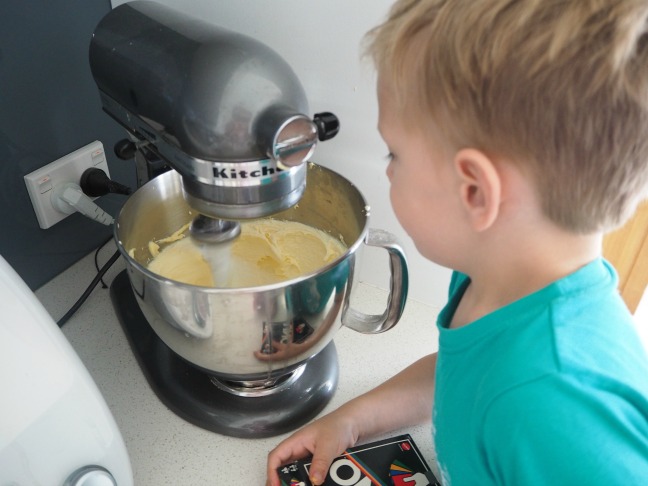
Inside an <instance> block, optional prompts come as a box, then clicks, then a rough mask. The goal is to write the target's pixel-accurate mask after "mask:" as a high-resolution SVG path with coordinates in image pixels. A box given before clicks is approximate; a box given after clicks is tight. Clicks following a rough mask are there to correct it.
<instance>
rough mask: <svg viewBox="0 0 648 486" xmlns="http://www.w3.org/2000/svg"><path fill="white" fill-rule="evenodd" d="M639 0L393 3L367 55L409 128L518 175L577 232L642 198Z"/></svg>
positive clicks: (624, 213) (646, 124)
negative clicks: (498, 159)
mask: <svg viewBox="0 0 648 486" xmlns="http://www.w3.org/2000/svg"><path fill="white" fill-rule="evenodd" d="M647 20H648V1H647V0H399V1H397V2H396V4H395V5H394V6H393V7H392V10H391V12H390V15H389V16H388V19H387V20H386V21H385V22H384V23H383V24H382V25H380V26H378V27H376V28H375V29H374V30H372V31H371V32H369V34H368V37H367V40H368V41H369V43H368V45H367V52H368V54H369V55H370V56H371V57H372V58H373V60H374V63H375V65H376V67H377V70H378V72H379V73H380V75H381V76H384V77H386V78H387V80H388V82H389V83H390V84H391V86H393V90H394V92H395V93H396V98H397V100H399V102H400V104H401V107H402V108H403V110H405V111H404V113H405V112H406V113H407V117H408V118H409V119H410V121H411V122H412V123H417V124H418V125H419V126H421V124H423V126H424V124H425V121H426V120H432V119H434V122H435V123H436V124H437V125H440V126H441V127H442V129H443V130H444V132H445V135H446V136H447V137H448V140H449V141H450V142H451V143H453V144H455V145H457V146H467V145H470V146H473V147H475V148H479V149H480V150H482V151H484V152H485V153H487V154H491V155H501V156H506V157H509V158H512V159H514V160H516V161H519V162H518V163H520V164H526V165H527V166H528V169H529V171H530V173H531V174H532V177H533V178H534V181H535V185H536V188H537V191H538V195H539V197H540V201H541V204H542V208H543V211H544V213H545V215H546V216H547V217H549V218H550V219H551V220H552V221H554V223H556V224H558V225H560V226H561V227H563V228H566V229H569V230H571V231H574V232H578V233H589V232H593V231H605V230H608V229H611V228H614V227H616V226H618V225H619V224H621V223H622V222H623V221H625V220H626V219H627V218H628V217H629V216H630V215H631V213H632V212H633V211H634V209H635V207H636V205H637V204H638V202H639V200H640V199H642V198H643V197H645V196H646V195H647V194H646V192H647V188H648V33H647V30H648V29H647Z"/></svg>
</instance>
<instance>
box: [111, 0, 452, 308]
mask: <svg viewBox="0 0 648 486" xmlns="http://www.w3.org/2000/svg"><path fill="white" fill-rule="evenodd" d="M157 1H159V2H160V3H163V4H165V5H168V6H171V7H174V8H178V9H179V10H181V11H183V12H185V13H187V14H189V15H195V16H197V17H200V18H202V19H205V20H208V21H210V22H213V23H214V24H217V25H220V26H222V27H226V28H229V29H231V30H235V31H238V32H240V33H242V34H247V35H249V36H252V37H254V38H256V39H258V40H260V41H262V42H264V43H265V44H267V45H268V46H270V47H272V48H273V49H274V50H276V51H277V52H278V53H279V54H280V55H281V56H282V57H283V58H284V59H285V60H286V61H287V62H288V63H289V64H290V65H291V66H292V68H293V69H294V71H295V72H296V74H297V76H298V77H299V79H300V80H301V82H302V85H303V86H304V89H305V90H306V94H307V96H308V99H309V103H310V108H311V112H312V113H316V112H318V111H332V112H333V113H335V114H336V115H337V116H338V117H339V118H340V122H341V129H340V133H339V134H338V136H337V137H336V138H334V139H332V140H330V141H327V142H325V143H322V144H320V145H319V147H318V148H317V151H316V152H315V156H314V157H313V161H314V162H317V163H319V164H321V165H324V166H326V167H329V168H331V169H333V170H335V171H336V172H338V173H340V174H342V175H343V176H345V177H346V178H348V179H349V180H351V181H352V182H353V183H354V184H356V185H357V186H358V188H359V189H360V191H361V192H362V193H363V194H364V196H365V198H366V199H367V200H368V202H369V204H370V206H371V226H372V227H375V228H381V229H384V230H388V231H391V232H392V233H394V234H396V235H397V236H398V237H399V239H400V240H401V242H402V244H403V246H404V247H405V251H406V253H407V256H408V259H409V269H410V297H412V298H414V299H416V300H419V301H422V302H425V303H428V304H431V305H434V306H436V307H441V306H442V305H443V303H444V301H445V296H446V292H447V288H446V287H447V283H448V280H449V275H450V273H449V271H448V270H446V269H444V268H441V267H439V266H437V265H435V264H433V263H430V262H428V261H426V260H425V259H423V258H422V257H421V256H420V255H419V254H418V253H417V251H416V249H415V247H414V245H413V244H412V242H411V240H410V239H409V237H408V236H407V235H406V234H405V233H404V231H403V230H402V229H401V227H400V225H399V224H398V222H397V220H396V218H395V216H394V214H393V212H392V210H391V207H390V205H389V196H388V182H387V178H386V176H385V167H386V155H387V149H386V147H385V145H384V144H383V142H382V140H381V139H380V137H379V135H378V132H377V131H376V124H377V105H376V96H375V86H374V85H375V76H374V72H373V67H372V65H371V63H370V62H369V61H368V60H361V42H362V38H363V36H364V34H365V33H366V32H367V31H368V30H369V29H370V28H371V27H373V26H374V25H376V24H378V23H380V21H381V20H382V19H383V18H384V16H385V15H386V14H387V11H388V9H389V6H390V5H391V0H353V1H348V0H327V1H308V0H272V1H271V0H157ZM122 3H125V2H124V1H123V0H112V5H113V7H116V6H117V5H120V4H122ZM312 113H311V114H312ZM421 224H424V222H421ZM384 253H385V252H383V251H377V250H372V251H367V252H366V255H367V258H366V259H365V260H364V263H363V266H362V267H361V269H360V278H361V279H362V280H363V281H366V282H369V283H371V284H374V285H376V286H379V287H383V288H385V287H386V285H387V274H388V267H387V260H386V257H384V256H383V254H384Z"/></svg>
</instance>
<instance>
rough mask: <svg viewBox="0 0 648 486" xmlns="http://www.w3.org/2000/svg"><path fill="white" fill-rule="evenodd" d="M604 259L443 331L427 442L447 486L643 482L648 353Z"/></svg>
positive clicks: (647, 472)
mask: <svg viewBox="0 0 648 486" xmlns="http://www.w3.org/2000/svg"><path fill="white" fill-rule="evenodd" d="M617 280H618V279H617V275H616V272H615V271H614V269H613V268H612V267H611V266H610V265H609V264H608V263H607V262H606V261H604V260H603V259H598V260H595V261H594V262H592V263H590V264H588V265H586V266H584V267H583V268H581V269H579V270H578V271H576V272H575V273H573V274H571V275H569V276H567V277H565V278H563V279H560V280H558V281H556V282H554V283H552V284H551V285H549V286H547V287H545V288H543V289H541V290H539V291H538V292H535V293H533V294H531V295H528V296H526V297H524V298H522V299H520V300H518V301H516V302H513V303H512V304H510V305H508V306H506V307H503V308H501V309H498V310H497V311H495V312H493V313H491V314H489V315H487V316H484V317H482V318H481V319H479V320H477V321H475V322H472V323H470V324H468V325H466V326H463V327H460V328H457V329H448V325H449V323H450V321H451V319H452V315H453V313H454V311H455V309H456V308H457V305H458V303H459V301H460V300H461V297H462V295H463V293H464V291H465V289H466V288H467V286H468V284H469V282H470V281H469V279H468V277H466V276H465V275H461V274H458V273H455V274H454V275H453V278H452V282H451V286H450V287H451V288H450V300H449V302H448V304H447V306H446V307H445V308H444V309H443V311H442V312H441V314H440V315H439V319H438V322H437V325H438V328H439V353H438V359H437V369H436V385H435V404H434V417H433V435H434V443H435V448H436V451H437V456H438V457H437V459H438V463H439V468H440V472H441V475H442V478H443V482H444V484H445V485H452V486H461V485H487V484H498V485H516V486H518V485H523V486H527V485H536V484H537V485H543V486H544V485H549V484H550V485H562V484H564V485H588V486H593V485H606V486H610V485H617V484H623V485H635V484H636V485H639V484H642V485H645V484H648V358H647V357H646V352H645V350H644V348H643V347H642V345H641V342H640V340H639V337H638V335H637V333H636V329H635V327H634V324H633V321H632V317H631V315H630V313H629V312H628V310H627V308H626V307H625V305H624V303H623V301H622V300H621V298H620V296H619V294H618V291H617Z"/></svg>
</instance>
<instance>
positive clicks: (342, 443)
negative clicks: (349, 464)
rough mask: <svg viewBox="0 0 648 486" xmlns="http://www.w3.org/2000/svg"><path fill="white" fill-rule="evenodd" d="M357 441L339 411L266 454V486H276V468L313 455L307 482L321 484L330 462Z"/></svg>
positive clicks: (311, 425) (350, 424) (277, 478)
mask: <svg viewBox="0 0 648 486" xmlns="http://www.w3.org/2000/svg"><path fill="white" fill-rule="evenodd" d="M357 440H358V436H357V433H356V432H355V427H354V425H353V423H352V422H351V421H350V420H348V419H346V418H345V417H344V415H343V413H341V412H340V411H339V410H337V411H335V412H333V413H331V414H329V415H326V416H324V417H322V418H321V419H319V420H316V421H315V422H313V423H312V424H310V425H308V426H306V427H304V428H303V429H301V430H299V431H297V432H295V433H294V434H293V435H291V436H290V437H288V438H287V439H286V440H284V441H283V442H281V443H280V444H279V445H278V446H277V447H276V448H275V449H274V450H273V451H271V452H270V454H268V480H267V483H266V485H267V486H279V476H278V474H277V468H279V467H281V466H283V465H284V464H289V463H291V462H293V461H295V460H297V459H304V458H305V457H308V456H309V455H312V456H313V459H312V463H311V468H310V480H311V482H312V483H313V484H314V485H318V484H322V483H323V482H324V479H326V475H327V474H328V469H329V467H330V466H331V463H332V462H333V460H334V459H335V458H336V457H337V456H339V455H340V454H341V453H342V452H343V451H345V450H346V449H348V448H349V447H352V446H353V445H355V443H356V442H357Z"/></svg>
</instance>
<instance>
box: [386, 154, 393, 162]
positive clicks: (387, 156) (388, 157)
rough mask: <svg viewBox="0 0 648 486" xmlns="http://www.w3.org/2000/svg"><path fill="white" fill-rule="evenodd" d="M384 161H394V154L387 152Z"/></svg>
mask: <svg viewBox="0 0 648 486" xmlns="http://www.w3.org/2000/svg"><path fill="white" fill-rule="evenodd" d="M385 160H386V161H387V162H392V161H393V160H394V154H393V153H391V152H389V153H388V154H387V155H386V156H385Z"/></svg>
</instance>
